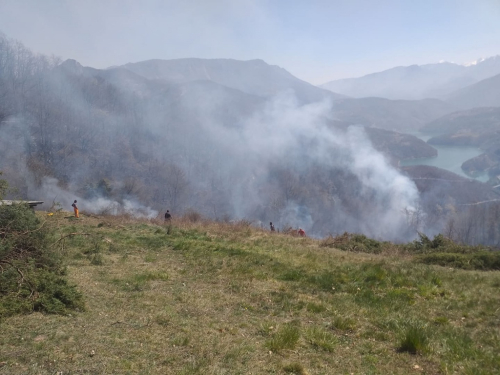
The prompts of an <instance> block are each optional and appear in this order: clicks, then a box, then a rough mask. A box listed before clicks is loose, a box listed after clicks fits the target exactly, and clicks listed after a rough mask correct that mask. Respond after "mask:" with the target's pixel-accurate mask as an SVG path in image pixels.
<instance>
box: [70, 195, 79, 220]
mask: <svg viewBox="0 0 500 375" xmlns="http://www.w3.org/2000/svg"><path fill="white" fill-rule="evenodd" d="M71 207H73V210H74V211H75V217H76V218H77V219H78V218H79V217H80V215H79V213H78V206H77V205H76V199H75V201H74V202H73V204H72V205H71Z"/></svg>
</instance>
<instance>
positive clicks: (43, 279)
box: [0, 204, 83, 319]
mask: <svg viewBox="0 0 500 375" xmlns="http://www.w3.org/2000/svg"><path fill="white" fill-rule="evenodd" d="M48 238H49V231H48V229H47V228H45V227H44V225H43V223H41V222H40V220H39V219H38V218H37V217H36V215H35V214H34V213H33V212H32V210H31V209H30V208H29V207H28V206H27V205H22V204H18V205H12V206H3V205H2V206H0V267H1V268H0V271H1V272H0V319H1V318H3V317H6V316H9V315H13V314H17V313H27V312H31V311H43V312H48V313H65V312H66V311H67V309H74V308H80V309H82V308H83V300H82V295H81V294H80V293H79V292H78V291H77V290H76V288H75V287H74V286H72V285H69V284H68V282H67V281H66V278H65V276H64V268H63V267H62V265H61V261H60V259H59V258H58V257H57V256H56V254H55V253H54V252H53V251H51V250H50V247H49V243H48Z"/></svg>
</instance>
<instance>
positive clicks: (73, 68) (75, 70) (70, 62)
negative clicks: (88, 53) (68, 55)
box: [59, 59, 83, 75]
mask: <svg viewBox="0 0 500 375" xmlns="http://www.w3.org/2000/svg"><path fill="white" fill-rule="evenodd" d="M59 68H61V69H64V70H65V71H67V72H69V73H72V74H77V75H80V74H82V73H83V66H82V64H80V63H79V62H78V61H76V60H74V59H67V60H66V61H63V62H62V63H61V64H60V65H59Z"/></svg>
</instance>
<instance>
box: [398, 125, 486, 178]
mask: <svg viewBox="0 0 500 375" xmlns="http://www.w3.org/2000/svg"><path fill="white" fill-rule="evenodd" d="M408 134H411V135H414V136H415V137H417V138H420V139H421V140H423V141H425V142H427V141H428V140H429V139H430V138H431V137H433V136H435V135H436V134H432V135H431V134H425V133H408ZM431 146H432V147H434V148H435V149H436V150H437V152H438V156H437V157H435V158H421V159H412V160H404V161H401V163H400V165H401V166H402V167H407V166H410V165H429V166H432V167H438V168H442V169H446V170H448V171H450V172H453V173H456V174H458V175H460V176H463V177H467V178H474V179H476V180H478V181H482V182H486V181H488V174H487V173H484V174H482V175H479V176H477V177H471V176H469V175H467V174H466V173H465V172H464V171H463V170H462V163H463V162H464V161H467V160H469V159H472V158H474V157H476V156H478V155H481V154H482V153H483V151H481V150H480V149H478V148H476V147H466V146H437V145H431Z"/></svg>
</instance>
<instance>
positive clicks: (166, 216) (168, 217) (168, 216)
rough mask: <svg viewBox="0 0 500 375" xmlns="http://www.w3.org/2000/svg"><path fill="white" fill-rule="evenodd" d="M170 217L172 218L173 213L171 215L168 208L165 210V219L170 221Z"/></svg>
mask: <svg viewBox="0 0 500 375" xmlns="http://www.w3.org/2000/svg"><path fill="white" fill-rule="evenodd" d="M170 219H172V215H170V211H169V210H167V212H165V221H170Z"/></svg>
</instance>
